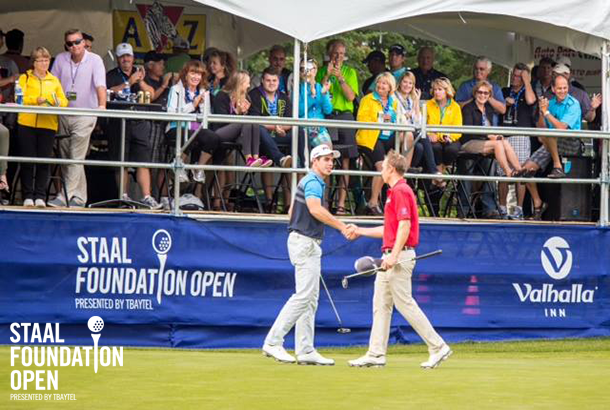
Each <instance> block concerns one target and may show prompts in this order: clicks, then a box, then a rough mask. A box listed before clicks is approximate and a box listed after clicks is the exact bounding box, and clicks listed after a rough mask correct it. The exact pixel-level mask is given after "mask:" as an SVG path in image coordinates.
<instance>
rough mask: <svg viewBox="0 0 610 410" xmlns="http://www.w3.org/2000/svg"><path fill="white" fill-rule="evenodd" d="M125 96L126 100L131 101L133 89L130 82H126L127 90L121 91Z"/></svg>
mask: <svg viewBox="0 0 610 410" xmlns="http://www.w3.org/2000/svg"><path fill="white" fill-rule="evenodd" d="M121 93H122V94H123V98H124V99H125V100H129V99H130V98H131V87H130V86H129V81H125V88H123V89H122V90H121Z"/></svg>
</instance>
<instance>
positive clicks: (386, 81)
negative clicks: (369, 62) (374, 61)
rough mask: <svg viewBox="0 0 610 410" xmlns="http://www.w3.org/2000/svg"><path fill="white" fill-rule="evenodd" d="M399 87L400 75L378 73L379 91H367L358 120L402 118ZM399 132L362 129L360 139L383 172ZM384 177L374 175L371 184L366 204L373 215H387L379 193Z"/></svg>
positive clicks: (357, 135)
mask: <svg viewBox="0 0 610 410" xmlns="http://www.w3.org/2000/svg"><path fill="white" fill-rule="evenodd" d="M395 91H396V79H395V78H394V76H393V75H392V74H391V73H383V74H381V75H379V77H377V84H376V87H375V91H374V92H372V93H370V94H367V95H366V96H365V97H364V98H363V99H362V101H360V108H359V109H358V116H357V120H358V121H362V122H390V123H396V122H397V120H398V100H397V99H396V97H395V96H394V92H395ZM395 134H396V133H395V132H394V131H388V130H358V133H357V134H356V143H357V144H358V145H359V146H361V147H362V151H363V152H364V154H365V155H366V156H367V158H368V159H369V160H370V161H371V163H372V164H374V165H375V168H376V169H377V171H380V172H381V165H382V164H383V160H384V158H385V155H386V154H387V153H388V152H389V151H390V150H391V149H393V148H394V146H395V139H396V135H395ZM382 187H383V180H382V179H381V177H374V178H373V183H372V186H371V197H370V198H369V201H368V203H367V205H366V207H367V212H368V213H369V214H371V215H383V211H382V210H381V207H380V206H379V197H380V194H381V188H382Z"/></svg>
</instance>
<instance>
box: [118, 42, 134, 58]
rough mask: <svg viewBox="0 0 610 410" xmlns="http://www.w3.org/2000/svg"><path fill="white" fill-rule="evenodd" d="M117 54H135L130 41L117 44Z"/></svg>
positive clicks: (119, 55)
mask: <svg viewBox="0 0 610 410" xmlns="http://www.w3.org/2000/svg"><path fill="white" fill-rule="evenodd" d="M115 54H116V56H117V57H121V56H124V55H125V54H129V55H130V56H132V55H133V47H132V46H131V44H129V43H120V44H119V45H118V46H116V50H115Z"/></svg>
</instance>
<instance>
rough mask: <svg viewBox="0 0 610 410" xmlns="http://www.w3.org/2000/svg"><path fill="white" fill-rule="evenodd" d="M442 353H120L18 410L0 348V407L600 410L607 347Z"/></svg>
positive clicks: (491, 347)
mask: <svg viewBox="0 0 610 410" xmlns="http://www.w3.org/2000/svg"><path fill="white" fill-rule="evenodd" d="M452 347H453V350H454V355H453V356H452V357H451V358H450V359H449V360H448V361H447V362H445V363H444V364H443V365H442V366H441V367H439V368H438V369H435V370H421V369H420V368H419V363H420V362H421V361H423V360H425V359H426V358H427V353H426V350H425V347H424V346H423V345H411V346H394V347H391V348H390V352H389V355H388V365H387V366H386V367H385V368H364V369H360V368H350V367H348V366H347V360H348V359H352V358H355V357H358V356H359V355H360V354H362V353H364V351H365V348H349V349H321V352H322V353H323V354H324V355H326V356H328V357H332V358H334V359H335V360H336V361H337V365H336V366H334V367H314V366H297V365H285V364H278V363H276V362H274V361H273V360H271V359H269V358H265V357H263V356H262V355H261V353H260V351H259V350H231V351H203V350H162V349H155V350H149V349H126V350H125V353H124V358H125V359H124V360H125V363H124V367H115V368H113V367H105V368H101V369H100V370H99V373H98V374H94V373H93V369H92V368H91V367H83V368H71V367H63V368H60V369H59V392H58V393H73V394H75V395H76V398H77V401H71V402H52V401H47V402H44V401H29V402H18V401H9V397H10V396H9V395H10V394H11V393H13V391H12V390H11V389H10V371H11V367H10V356H9V347H6V346H3V347H0V354H1V355H2V365H1V366H0V380H2V384H1V387H0V408H1V409H399V408H400V409H405V408H430V409H479V408H483V409H486V408H489V409H574V408H577V409H607V408H608V405H609V403H610V392H609V391H608V381H609V380H610V339H607V338H605V339H586V340H563V341H539V342H511V343H463V344H454V345H452ZM15 369H18V367H15ZM28 393H35V391H31V390H28ZM39 393H44V392H39ZM51 393H57V392H51Z"/></svg>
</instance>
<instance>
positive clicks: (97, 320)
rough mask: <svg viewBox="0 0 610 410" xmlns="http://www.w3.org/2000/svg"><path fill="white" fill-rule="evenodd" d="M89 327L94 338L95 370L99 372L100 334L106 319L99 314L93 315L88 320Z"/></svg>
mask: <svg viewBox="0 0 610 410" xmlns="http://www.w3.org/2000/svg"><path fill="white" fill-rule="evenodd" d="M87 327H88V328H89V330H90V331H91V332H93V333H91V338H92V339H93V351H94V354H93V370H94V371H95V373H97V368H98V361H99V358H98V357H99V355H98V351H97V349H98V347H97V345H98V342H99V340H100V337H101V336H102V335H101V334H100V332H101V331H102V329H103V328H104V319H102V318H101V317H99V316H91V317H90V318H89V321H88V322H87Z"/></svg>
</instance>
